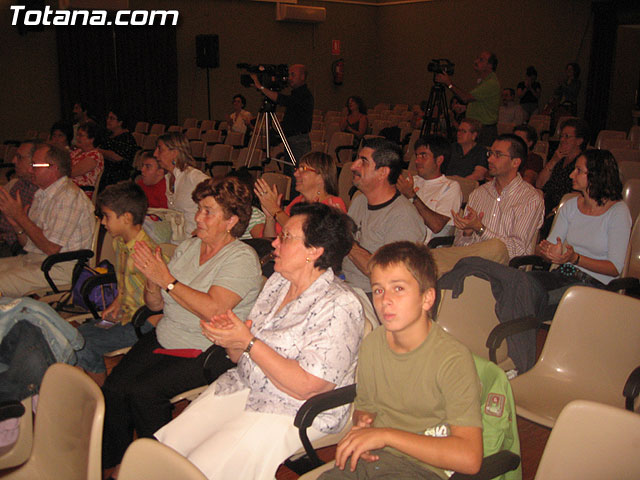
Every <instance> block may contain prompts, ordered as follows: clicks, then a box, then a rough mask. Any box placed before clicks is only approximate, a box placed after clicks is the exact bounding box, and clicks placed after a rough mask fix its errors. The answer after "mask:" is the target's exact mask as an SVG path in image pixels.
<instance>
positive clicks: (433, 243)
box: [427, 235, 456, 248]
mask: <svg viewBox="0 0 640 480" xmlns="http://www.w3.org/2000/svg"><path fill="white" fill-rule="evenodd" d="M455 238H456V237H454V236H453V235H449V236H446V237H435V238H432V239H431V240H429V243H427V247H429V248H438V247H450V246H451V245H453V241H454V240H455Z"/></svg>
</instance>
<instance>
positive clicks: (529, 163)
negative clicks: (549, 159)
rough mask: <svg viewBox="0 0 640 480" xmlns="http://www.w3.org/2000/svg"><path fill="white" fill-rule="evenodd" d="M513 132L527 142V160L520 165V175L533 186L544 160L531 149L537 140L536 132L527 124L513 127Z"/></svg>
mask: <svg viewBox="0 0 640 480" xmlns="http://www.w3.org/2000/svg"><path fill="white" fill-rule="evenodd" d="M513 133H514V134H515V135H517V136H519V137H520V138H521V139H522V140H524V143H526V144H527V148H528V152H529V153H528V154H527V160H526V161H524V162H522V164H521V165H520V170H518V171H519V172H520V175H522V179H523V180H524V181H525V182H529V183H530V184H531V185H533V186H534V187H535V185H536V180H537V179H538V174H539V173H540V172H541V171H542V168H543V165H544V160H543V159H542V157H541V156H540V155H538V154H537V153H536V152H534V151H533V147H535V145H536V142H537V141H538V132H536V129H535V128H533V127H531V126H529V125H525V124H522V125H517V126H516V127H515V128H514V129H513Z"/></svg>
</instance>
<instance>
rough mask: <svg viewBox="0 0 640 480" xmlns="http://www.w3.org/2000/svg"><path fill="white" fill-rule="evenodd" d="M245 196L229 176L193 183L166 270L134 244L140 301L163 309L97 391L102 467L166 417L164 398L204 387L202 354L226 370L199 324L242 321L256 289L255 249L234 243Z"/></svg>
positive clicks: (244, 216)
mask: <svg viewBox="0 0 640 480" xmlns="http://www.w3.org/2000/svg"><path fill="white" fill-rule="evenodd" d="M249 195H250V192H249V189H248V188H247V187H246V186H245V185H243V184H241V183H240V182H238V181H237V180H236V179H231V178H230V179H224V180H222V181H221V182H218V183H214V181H213V180H212V179H207V180H205V181H203V182H201V183H200V184H199V185H198V186H197V187H196V189H195V190H194V192H193V200H194V201H195V202H197V204H198V212H197V214H196V222H197V225H198V228H197V230H196V237H195V238H189V239H187V240H185V241H184V242H183V243H182V244H180V245H179V246H178V248H177V250H176V251H175V253H174V255H173V258H172V259H171V261H170V262H169V264H168V265H167V264H165V262H164V260H163V258H162V253H161V252H160V249H159V248H157V249H156V250H155V251H154V250H152V249H151V248H150V247H149V245H148V244H147V243H145V242H137V243H136V245H135V247H134V253H133V255H132V257H133V261H134V265H135V268H137V269H138V270H139V271H140V272H141V273H142V274H143V275H144V277H145V284H144V300H145V303H146V305H147V307H149V308H150V309H151V310H154V311H158V310H163V316H162V318H161V319H160V321H159V322H158V325H157V327H156V328H155V329H153V330H151V331H150V332H148V333H147V334H145V335H143V336H142V338H140V340H138V342H137V343H136V344H135V345H134V346H133V348H132V349H131V350H130V351H129V353H127V354H126V355H125V356H124V358H123V359H122V361H121V362H120V363H119V364H118V365H117V366H116V367H115V368H114V369H113V371H112V372H111V374H110V375H109V376H108V377H107V379H106V381H105V383H104V386H103V387H102V391H103V393H104V397H105V403H106V413H105V420H104V435H103V450H102V453H103V457H102V458H103V460H102V462H103V467H104V468H112V467H115V466H116V465H117V464H119V463H120V461H121V459H122V455H123V454H124V452H125V450H126V449H127V447H128V446H129V444H130V443H131V442H132V441H133V432H134V430H135V431H136V433H137V435H138V437H151V436H152V435H153V433H154V432H155V431H156V430H158V429H159V428H160V427H162V426H163V425H164V424H166V423H168V422H169V421H170V420H171V410H172V408H171V403H170V402H169V400H170V399H171V397H173V396H174V395H176V394H178V393H180V392H184V391H185V390H190V389H192V388H195V387H198V386H201V385H204V384H206V382H207V379H206V378H205V376H204V372H203V364H204V360H205V358H206V357H207V352H208V353H209V354H210V355H213V356H214V357H215V361H213V362H212V369H213V370H215V371H216V375H219V374H220V373H222V372H224V371H226V370H227V369H228V368H230V367H231V366H232V362H231V361H230V360H228V359H227V358H226V357H225V351H224V350H223V349H222V348H221V347H216V346H214V345H213V343H212V342H211V340H210V339H208V338H206V337H205V336H203V335H202V332H201V329H200V328H201V327H200V320H201V319H210V318H212V317H213V316H214V315H222V314H225V313H226V314H229V315H230V313H229V312H230V311H231V310H233V313H234V314H235V315H237V316H238V317H239V318H241V319H242V320H243V321H244V319H246V318H247V315H248V314H249V311H250V310H251V308H252V307H253V303H254V302H255V299H256V298H257V296H258V293H259V291H260V287H261V285H262V277H261V272H260V264H259V262H258V258H257V256H256V254H255V251H254V250H253V249H252V248H251V247H250V246H248V245H246V244H244V243H243V242H241V241H239V240H237V238H238V237H239V236H240V235H242V233H243V232H244V231H245V229H246V226H247V223H248V222H249V217H250V215H251V207H250V204H249ZM233 359H234V360H238V358H237V356H234V357H233Z"/></svg>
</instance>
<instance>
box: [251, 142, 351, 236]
mask: <svg viewBox="0 0 640 480" xmlns="http://www.w3.org/2000/svg"><path fill="white" fill-rule="evenodd" d="M294 176H295V177H296V190H297V191H298V192H299V193H300V195H298V196H297V197H296V198H294V199H293V200H292V201H291V203H290V204H289V205H287V207H285V209H284V210H283V209H282V207H281V205H282V194H281V193H278V189H277V188H276V186H275V185H274V186H273V187H270V186H269V184H268V183H267V182H265V181H264V180H262V179H258V180H257V181H256V185H255V189H254V192H255V193H256V195H257V196H258V200H260V206H261V207H262V211H263V212H264V213H265V215H266V216H267V218H266V221H265V226H264V233H263V236H264V237H273V236H275V235H276V234H277V233H280V232H281V231H282V229H283V228H284V226H285V225H286V224H287V222H288V221H289V217H290V215H291V208H292V207H293V206H294V205H296V204H298V203H300V202H307V203H310V202H320V203H324V204H325V205H329V206H332V207H334V208H337V209H339V210H341V211H342V212H346V211H347V208H346V207H345V205H344V202H343V201H342V199H341V198H340V197H338V196H337V195H338V181H337V169H336V163H335V161H334V160H333V158H332V157H331V156H330V155H327V154H326V153H323V152H309V153H307V154H306V155H305V156H303V157H302V158H301V159H300V163H299V165H298V168H297V169H296V171H295V173H294Z"/></svg>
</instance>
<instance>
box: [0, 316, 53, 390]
mask: <svg viewBox="0 0 640 480" xmlns="http://www.w3.org/2000/svg"><path fill="white" fill-rule="evenodd" d="M55 362H56V359H55V357H54V356H53V353H51V349H50V348H49V345H48V344H47V342H46V340H45V338H44V335H43V334H42V330H40V328H39V327H36V326H35V325H32V324H31V323H29V322H28V321H26V320H20V321H19V322H17V323H16V324H15V325H14V326H13V327H12V328H11V330H9V332H8V333H7V334H6V335H5V337H4V338H3V339H2V343H1V344H0V364H3V365H4V366H7V367H8V368H7V369H6V370H4V371H2V373H0V402H2V401H7V400H22V399H24V398H26V397H28V396H30V395H33V394H35V393H38V390H39V389H40V383H41V382H42V377H43V376H44V372H46V371H47V368H49V365H51V364H53V363H55Z"/></svg>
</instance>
